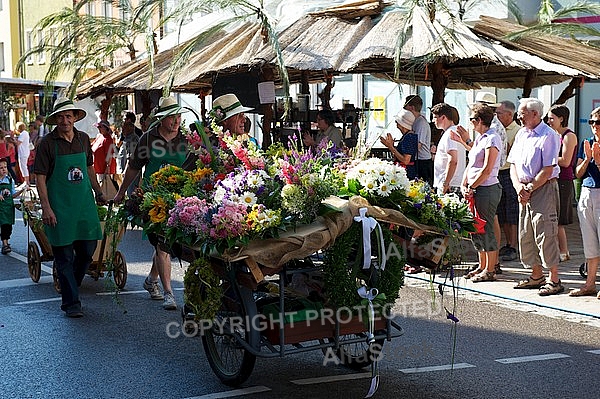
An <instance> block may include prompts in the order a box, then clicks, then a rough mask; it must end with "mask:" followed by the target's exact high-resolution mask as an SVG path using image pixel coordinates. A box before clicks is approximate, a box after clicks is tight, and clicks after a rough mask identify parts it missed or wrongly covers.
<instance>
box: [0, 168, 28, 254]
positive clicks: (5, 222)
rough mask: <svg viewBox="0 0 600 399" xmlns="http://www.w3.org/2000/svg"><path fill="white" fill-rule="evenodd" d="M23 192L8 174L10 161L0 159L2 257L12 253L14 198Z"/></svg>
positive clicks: (0, 234)
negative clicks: (10, 242) (16, 187)
mask: <svg viewBox="0 0 600 399" xmlns="http://www.w3.org/2000/svg"><path fill="white" fill-rule="evenodd" d="M21 191H23V190H20V191H16V190H15V182H14V180H13V178H12V177H11V176H10V175H9V174H8V159H6V158H1V159H0V236H1V238H2V255H7V254H8V253H9V252H10V251H11V248H10V244H9V243H8V240H9V239H10V236H11V234H12V226H13V224H15V207H14V201H13V198H15V197H16V196H18V195H19V194H20V193H21Z"/></svg>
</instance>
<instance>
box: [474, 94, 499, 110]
mask: <svg viewBox="0 0 600 399" xmlns="http://www.w3.org/2000/svg"><path fill="white" fill-rule="evenodd" d="M473 104H486V105H489V106H490V107H499V106H500V104H498V103H496V95H495V94H494V93H490V92H489V91H480V92H479V93H477V94H476V95H475V102H474V103H473ZM473 104H471V105H473Z"/></svg>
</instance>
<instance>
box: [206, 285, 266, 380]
mask: <svg viewBox="0 0 600 399" xmlns="http://www.w3.org/2000/svg"><path fill="white" fill-rule="evenodd" d="M228 286H229V288H228V289H227V290H226V291H225V292H224V293H223V299H222V304H221V309H220V310H219V311H218V312H217V316H216V318H217V320H216V321H215V322H214V323H213V327H212V328H211V329H209V330H206V331H204V334H203V335H202V345H203V346H204V352H205V353H206V357H207V359H208V363H209V364H210V368H211V369H212V370H213V372H214V373H215V374H216V375H217V377H219V379H220V380H221V382H222V383H223V384H225V385H229V386H232V387H237V386H239V385H241V384H242V383H243V382H244V381H246V380H247V379H248V377H249V376H250V374H251V373H252V370H253V369H254V363H255V362H256V355H254V354H252V353H250V352H249V351H248V350H246V349H244V347H243V346H242V345H240V344H239V341H241V340H242V341H245V342H247V343H248V344H249V345H250V346H251V347H252V348H256V349H257V350H258V349H259V343H260V332H259V331H258V330H256V329H252V326H251V325H247V320H254V318H255V317H256V314H257V313H256V312H257V311H256V302H254V298H253V296H252V291H251V290H250V289H249V288H246V287H241V286H240V287H236V286H235V284H228ZM236 288H237V289H236ZM201 289H202V288H201ZM250 324H252V323H250Z"/></svg>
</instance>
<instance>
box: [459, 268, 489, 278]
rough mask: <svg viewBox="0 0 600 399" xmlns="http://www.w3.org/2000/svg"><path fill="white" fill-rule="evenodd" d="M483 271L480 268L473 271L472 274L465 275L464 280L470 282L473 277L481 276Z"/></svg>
mask: <svg viewBox="0 0 600 399" xmlns="http://www.w3.org/2000/svg"><path fill="white" fill-rule="evenodd" d="M476 266H479V265H476ZM483 271H484V270H483V269H479V268H477V269H473V270H471V271H470V272H468V273H467V274H465V275H464V276H463V277H464V278H466V279H467V280H468V279H470V278H473V277H475V276H477V275H479V274H480V273H482V272H483Z"/></svg>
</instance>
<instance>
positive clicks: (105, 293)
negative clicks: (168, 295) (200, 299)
mask: <svg viewBox="0 0 600 399" xmlns="http://www.w3.org/2000/svg"><path fill="white" fill-rule="evenodd" d="M173 291H183V288H173ZM147 293H148V291H146V290H138V291H119V295H126V294H147ZM96 295H115V292H114V291H109V292H105V291H103V292H96Z"/></svg>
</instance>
